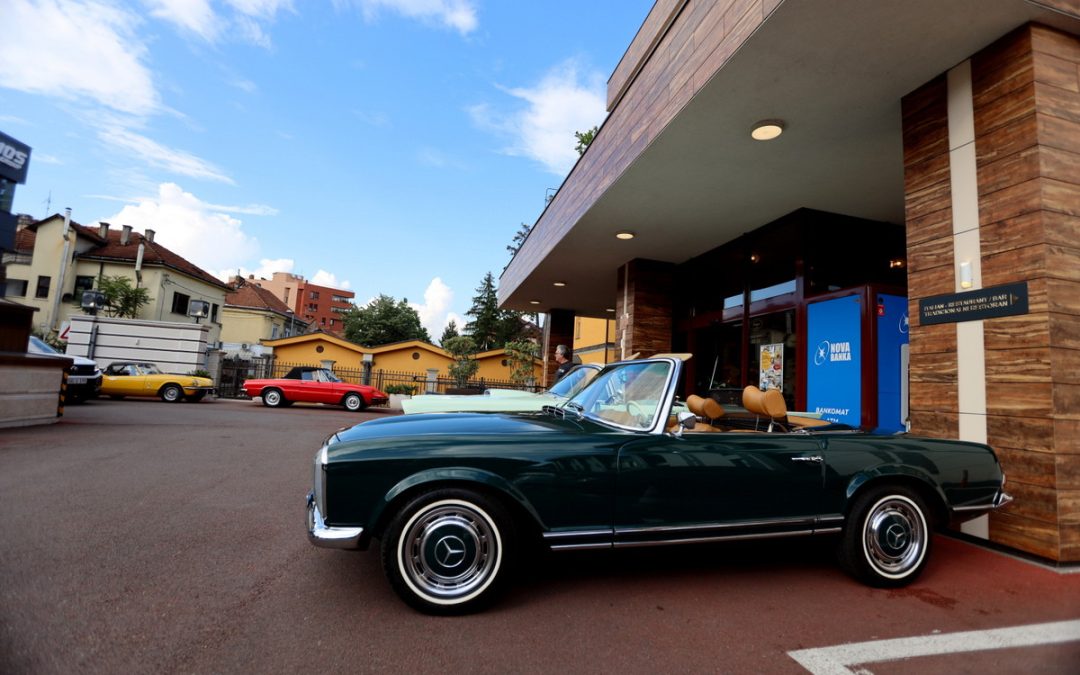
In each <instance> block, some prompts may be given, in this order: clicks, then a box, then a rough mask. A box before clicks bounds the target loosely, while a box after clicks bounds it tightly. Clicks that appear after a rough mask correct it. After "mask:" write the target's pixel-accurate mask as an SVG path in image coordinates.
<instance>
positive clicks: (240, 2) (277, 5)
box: [226, 0, 295, 19]
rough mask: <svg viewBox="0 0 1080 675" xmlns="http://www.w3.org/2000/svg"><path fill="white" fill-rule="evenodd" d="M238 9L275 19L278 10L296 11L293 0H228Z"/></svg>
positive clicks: (255, 15) (253, 14)
mask: <svg viewBox="0 0 1080 675" xmlns="http://www.w3.org/2000/svg"><path fill="white" fill-rule="evenodd" d="M226 3H227V4H228V5H229V6H231V7H232V8H233V9H235V10H236V11H238V12H240V13H242V14H246V15H247V16H252V17H258V18H261V19H274V18H276V17H277V14H278V12H281V11H290V12H292V11H295V10H294V9H293V2H292V0H226Z"/></svg>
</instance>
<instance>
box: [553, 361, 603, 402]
mask: <svg viewBox="0 0 1080 675" xmlns="http://www.w3.org/2000/svg"><path fill="white" fill-rule="evenodd" d="M598 372H600V371H598V370H597V369H596V368H589V367H587V366H578V367H576V368H574V369H573V370H571V371H570V372H569V373H567V374H566V377H564V378H562V379H561V380H559V381H558V382H556V383H555V384H553V385H552V386H551V389H548V393H549V394H554V395H555V396H558V397H560V398H572V397H573V396H574V395H575V394H577V393H578V392H579V391H581V390H582V389H584V388H585V385H587V384H588V383H589V382H591V381H592V379H593V378H594V377H596V374H597V373H598Z"/></svg>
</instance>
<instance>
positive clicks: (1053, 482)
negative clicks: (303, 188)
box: [913, 25, 1080, 561]
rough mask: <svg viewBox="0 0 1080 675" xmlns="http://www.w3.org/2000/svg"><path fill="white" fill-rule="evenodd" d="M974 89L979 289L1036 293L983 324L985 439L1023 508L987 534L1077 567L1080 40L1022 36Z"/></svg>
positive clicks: (981, 60) (998, 51)
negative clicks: (1023, 305)
mask: <svg viewBox="0 0 1080 675" xmlns="http://www.w3.org/2000/svg"><path fill="white" fill-rule="evenodd" d="M972 83H973V96H974V108H975V132H976V139H975V148H976V160H977V172H978V186H979V221H980V240H981V247H982V280H983V285H984V286H993V285H997V284H1003V283H1009V282H1012V281H1027V282H1028V290H1029V296H1030V297H1029V301H1030V302H1029V313H1028V314H1027V315H1024V316H1016V317H1007V318H1001V319H991V320H988V321H985V322H984V335H985V346H986V398H987V413H988V417H987V432H988V437H989V441H990V444H991V445H993V446H994V447H995V448H996V449H998V451H999V454H1000V457H1001V461H1002V465H1003V467H1004V468H1005V471H1006V473H1007V474H1008V476H1009V491H1010V492H1011V493H1013V494H1014V496H1015V497H1017V499H1016V502H1014V503H1013V504H1012V505H1010V506H1009V507H1008V508H1007V509H1006V510H1005V511H1004V512H1002V513H995V514H994V515H993V516H992V518H991V537H992V538H993V539H994V540H996V541H999V542H1001V543H1004V544H1007V545H1010V546H1015V547H1017V548H1020V549H1023V550H1026V551H1030V552H1033V553H1036V554H1038V555H1043V556H1046V557H1049V558H1052V559H1055V560H1062V561H1075V560H1080V484H1078V483H1080V447H1078V443H1077V442H1076V440H1075V434H1076V433H1077V432H1078V431H1080V39H1078V38H1077V37H1076V36H1073V35H1068V34H1065V33H1061V32H1058V31H1056V30H1053V29H1050V28H1046V27H1044V26H1038V25H1029V26H1025V27H1023V28H1021V29H1018V30H1017V31H1014V32H1013V33H1011V34H1010V35H1008V36H1006V37H1004V38H1002V39H1001V40H999V41H998V42H997V43H995V44H994V45H992V46H990V47H989V48H987V49H986V50H984V51H982V52H980V53H979V54H977V55H975V56H974V57H972ZM913 358H914V357H913Z"/></svg>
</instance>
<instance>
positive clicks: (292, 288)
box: [249, 272, 356, 335]
mask: <svg viewBox="0 0 1080 675" xmlns="http://www.w3.org/2000/svg"><path fill="white" fill-rule="evenodd" d="M249 281H250V282H252V283H254V284H256V285H257V286H261V287H262V288H265V289H266V290H268V291H270V292H271V293H273V294H274V295H276V296H277V297H278V298H279V299H280V300H281V301H282V302H284V303H285V304H286V305H288V306H289V307H290V308H291V309H292V310H293V312H295V313H296V317H297V318H298V319H302V320H304V321H306V322H307V323H308V324H309V325H312V326H315V327H317V328H321V329H322V330H325V331H328V332H330V333H334V334H335V335H344V334H345V325H344V322H343V321H342V316H343V315H344V314H345V313H346V312H348V311H349V310H350V309H352V307H353V298H355V297H356V294H355V293H353V292H352V291H346V290H342V289H340V288H331V287H330V286H319V285H318V284H313V283H311V282H310V281H308V280H307V279H305V278H304V277H303V276H300V275H298V274H289V273H288V272H274V274H273V276H272V277H271V278H270V279H255V278H254V276H252V277H249Z"/></svg>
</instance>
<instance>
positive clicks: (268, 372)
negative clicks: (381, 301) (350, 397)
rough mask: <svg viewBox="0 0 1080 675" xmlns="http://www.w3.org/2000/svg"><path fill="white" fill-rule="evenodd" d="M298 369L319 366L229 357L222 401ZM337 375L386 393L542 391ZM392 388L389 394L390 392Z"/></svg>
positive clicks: (491, 383) (384, 373)
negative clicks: (257, 382)
mask: <svg viewBox="0 0 1080 675" xmlns="http://www.w3.org/2000/svg"><path fill="white" fill-rule="evenodd" d="M297 366H315V367H318V366H319V364H318V363H290V362H283V361H274V360H271V359H240V358H225V359H222V360H221V372H220V373H219V374H217V377H216V378H215V381H216V382H217V390H218V396H220V397H222V398H246V396H245V394H244V390H243V389H242V388H241V387H242V385H243V383H244V380H252V379H256V378H274V377H285V375H286V374H288V372H289V371H290V370H292V369H293V368H295V367H297ZM333 371H334V374H335V375H337V376H338V377H340V378H341V379H342V380H344V381H346V382H352V383H355V384H368V385H371V386H373V387H375V388H376V389H378V390H380V391H383V392H386V393H399V394H446V393H459V392H461V393H477V394H479V393H482V392H483V391H485V390H487V389H520V390H523V391H539V390H540V389H542V387H540V386H538V385H535V384H522V383H519V382H514V381H512V380H493V379H487V378H477V379H473V380H469V381H468V382H467V383H465V386H464V387H459V386H458V384H457V381H456V380H454V379H452V378H450V377H447V376H446V375H445V374H443V373H438V374H435V373H428V372H416V371H395V370H384V369H382V368H378V369H374V368H373V369H371V371H370V373H366V372H365V369H364V368H342V367H340V366H334V368H333ZM388 389H389V391H387V390H388Z"/></svg>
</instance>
